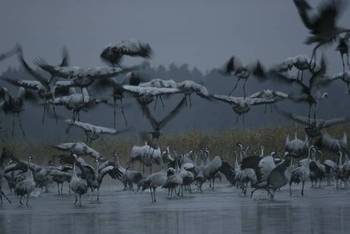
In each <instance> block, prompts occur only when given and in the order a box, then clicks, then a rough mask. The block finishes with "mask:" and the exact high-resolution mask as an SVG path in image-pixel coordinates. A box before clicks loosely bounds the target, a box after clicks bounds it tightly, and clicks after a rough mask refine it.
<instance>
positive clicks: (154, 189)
mask: <svg viewBox="0 0 350 234" xmlns="http://www.w3.org/2000/svg"><path fill="white" fill-rule="evenodd" d="M153 197H154V202H157V200H156V188H153Z"/></svg>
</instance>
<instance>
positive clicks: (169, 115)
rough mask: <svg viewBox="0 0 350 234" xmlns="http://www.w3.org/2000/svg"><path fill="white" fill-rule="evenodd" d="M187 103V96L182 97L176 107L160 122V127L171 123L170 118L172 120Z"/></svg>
mask: <svg viewBox="0 0 350 234" xmlns="http://www.w3.org/2000/svg"><path fill="white" fill-rule="evenodd" d="M185 104H186V96H184V97H183V98H182V99H181V101H180V102H179V103H178V104H177V105H176V107H175V108H174V109H173V110H172V111H170V113H169V114H168V115H167V116H165V117H164V118H163V119H162V120H161V121H160V122H159V128H163V127H164V126H165V125H166V124H167V123H169V121H170V120H172V119H173V118H174V117H175V116H176V115H178V114H179V113H180V111H181V110H182V108H183V107H184V106H185Z"/></svg>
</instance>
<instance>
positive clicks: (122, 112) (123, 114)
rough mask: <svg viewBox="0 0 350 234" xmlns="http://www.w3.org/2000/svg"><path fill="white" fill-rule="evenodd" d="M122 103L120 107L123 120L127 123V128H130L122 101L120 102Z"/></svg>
mask: <svg viewBox="0 0 350 234" xmlns="http://www.w3.org/2000/svg"><path fill="white" fill-rule="evenodd" d="M120 103H121V105H120V113H121V114H122V116H123V119H124V122H125V126H128V121H127V119H126V116H125V112H124V107H123V105H122V100H120Z"/></svg>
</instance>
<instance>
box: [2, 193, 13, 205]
mask: <svg viewBox="0 0 350 234" xmlns="http://www.w3.org/2000/svg"><path fill="white" fill-rule="evenodd" d="M0 196H1V203H2V196H4V197H5V198H6V200H7V202H8V203H9V204H11V200H10V199H9V198H8V197H7V196H6V194H5V193H4V192H3V191H2V190H0Z"/></svg>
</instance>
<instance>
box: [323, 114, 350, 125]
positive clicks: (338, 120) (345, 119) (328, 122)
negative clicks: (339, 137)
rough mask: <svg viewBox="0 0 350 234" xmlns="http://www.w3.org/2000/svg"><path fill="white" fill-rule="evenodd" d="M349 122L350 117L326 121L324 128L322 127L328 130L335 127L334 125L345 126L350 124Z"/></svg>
mask: <svg viewBox="0 0 350 234" xmlns="http://www.w3.org/2000/svg"><path fill="white" fill-rule="evenodd" d="M349 121H350V118H348V117H341V118H334V119H329V120H325V121H324V122H323V126H322V127H324V128H327V127H330V126H334V125H337V124H343V123H346V122H349Z"/></svg>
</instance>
